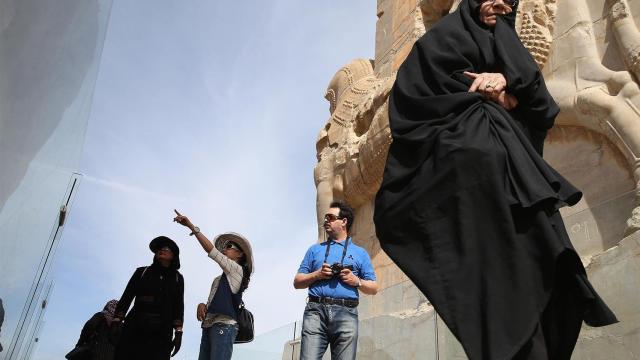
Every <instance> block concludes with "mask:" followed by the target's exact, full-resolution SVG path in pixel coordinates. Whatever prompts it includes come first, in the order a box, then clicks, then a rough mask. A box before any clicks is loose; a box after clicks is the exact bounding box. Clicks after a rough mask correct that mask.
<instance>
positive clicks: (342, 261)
mask: <svg viewBox="0 0 640 360" xmlns="http://www.w3.org/2000/svg"><path fill="white" fill-rule="evenodd" d="M350 239H351V237H347V239H346V240H345V241H344V249H342V258H341V259H340V265H342V264H344V257H345V256H346V255H347V247H348V246H349V240H350ZM331 241H335V240H332V239H329V241H328V242H327V250H325V251H324V262H325V263H326V262H327V258H328V257H329V248H330V247H331Z"/></svg>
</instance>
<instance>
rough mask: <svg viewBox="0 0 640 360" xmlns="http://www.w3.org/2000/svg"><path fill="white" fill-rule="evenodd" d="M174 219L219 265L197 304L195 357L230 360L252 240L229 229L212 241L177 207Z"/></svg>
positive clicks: (247, 280) (248, 275) (249, 263)
mask: <svg viewBox="0 0 640 360" xmlns="http://www.w3.org/2000/svg"><path fill="white" fill-rule="evenodd" d="M174 211H175V212H176V215H177V216H176V217H175V218H174V219H173V221H176V222H178V223H179V224H181V225H183V226H185V227H187V228H189V229H190V230H191V234H190V235H195V236H196V239H197V240H198V242H199V243H200V245H201V246H202V248H203V249H204V251H206V252H207V254H208V255H209V257H210V258H211V259H212V260H213V261H215V262H216V263H217V264H218V265H220V268H221V269H222V274H221V275H219V276H217V277H216V278H215V279H214V280H213V282H212V284H211V290H210V291H209V297H208V299H207V303H206V304H205V303H200V304H198V309H197V317H198V320H199V321H202V338H201V340H200V355H199V356H198V360H229V359H231V354H232V353H233V344H234V341H235V339H236V336H237V334H238V324H237V315H238V314H237V309H238V306H239V304H240V303H241V302H242V293H243V292H244V290H246V288H247V287H248V285H249V277H250V276H251V273H252V272H253V255H252V251H251V244H250V243H249V241H248V240H247V239H246V238H245V237H244V236H242V235H240V234H238V233H233V232H228V233H224V234H220V235H218V236H216V238H215V239H214V241H213V243H211V241H209V239H207V237H206V236H204V234H202V233H201V232H200V229H199V228H198V227H197V226H194V225H193V224H192V223H191V221H190V220H189V218H187V217H186V216H184V215H181V214H180V213H179V212H178V211H176V210H174Z"/></svg>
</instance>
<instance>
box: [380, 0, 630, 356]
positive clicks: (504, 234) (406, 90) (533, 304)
mask: <svg viewBox="0 0 640 360" xmlns="http://www.w3.org/2000/svg"><path fill="white" fill-rule="evenodd" d="M516 7H517V0H516V1H513V0H495V1H482V0H462V1H461V3H460V5H459V8H458V9H457V10H456V11H455V12H454V13H452V14H450V15H448V16H445V17H444V18H443V19H442V20H440V22H439V23H438V24H436V26H434V27H433V28H432V29H431V30H429V32H428V33H427V34H426V35H424V36H423V37H422V38H421V39H419V40H418V41H417V42H416V44H415V45H414V47H413V49H412V51H411V53H410V54H409V56H408V57H407V59H406V60H405V62H404V64H402V66H401V67H400V69H399V71H398V75H397V79H396V82H395V84H394V87H393V90H392V92H391V97H390V100H389V122H390V126H391V132H392V135H393V143H392V145H391V148H390V150H389V157H388V159H387V165H386V168H385V172H384V179H383V182H382V186H381V188H380V191H379V192H378V195H377V197H376V203H375V216H374V220H375V224H376V231H377V235H378V238H379V239H380V243H381V245H382V247H383V249H384V250H385V252H386V253H387V254H389V256H390V257H391V258H392V259H393V260H394V261H395V262H396V263H397V264H398V266H399V267H400V268H401V269H402V270H403V271H404V272H405V273H406V274H407V275H408V276H409V277H410V278H411V280H413V282H414V283H415V284H416V285H417V286H418V287H419V288H420V290H422V291H423V292H424V294H425V295H426V296H427V297H428V298H429V300H430V301H431V303H432V304H433V305H434V306H435V308H436V310H437V311H438V313H439V314H440V315H441V316H442V318H443V320H444V321H445V322H446V324H447V325H448V326H449V328H450V329H451V331H452V332H453V334H454V335H455V336H456V337H457V338H458V340H460V342H461V343H462V346H463V347H464V350H465V351H466V353H467V355H468V356H469V358H470V359H472V360H475V359H491V360H501V359H553V360H558V359H569V358H570V356H571V353H572V351H573V348H574V345H575V342H576V340H577V337H578V333H579V332H580V326H581V323H582V321H583V320H584V321H585V322H586V323H587V324H589V325H591V326H603V325H608V324H612V323H615V322H616V321H617V320H616V318H615V316H614V315H613V313H612V312H611V311H610V310H609V308H607V306H606V305H605V304H604V302H603V301H602V300H601V299H600V297H599V296H598V294H597V293H596V292H595V290H594V289H593V288H592V286H591V284H590V283H589V281H588V280H587V276H586V273H585V270H584V267H583V266H582V263H581V262H580V258H579V257H578V255H577V254H576V252H575V250H574V249H573V246H572V245H571V242H570V240H569V238H568V236H567V233H566V231H565V228H564V224H563V222H562V219H561V217H560V215H559V213H558V209H559V208H560V207H562V206H566V205H574V204H575V203H577V202H578V200H579V199H580V198H581V196H582V194H581V193H580V192H579V191H578V190H577V189H575V188H574V187H573V186H572V185H571V184H570V183H569V182H568V181H567V180H565V179H564V178H563V177H562V176H561V175H559V174H558V173H557V172H556V171H555V170H553V169H552V168H551V167H550V166H549V165H548V164H547V163H546V162H545V161H544V160H543V159H542V145H543V142H544V138H545V136H546V133H547V130H548V129H550V128H551V127H552V126H553V123H554V119H555V117H556V115H557V114H558V111H559V109H558V106H557V105H556V103H555V102H554V101H553V98H552V97H551V95H550V94H549V92H548V91H547V88H546V86H545V83H544V80H543V78H542V75H541V73H540V71H539V69H538V67H537V65H536V63H535V62H534V60H533V58H532V57H531V55H530V54H529V53H528V51H527V50H526V49H525V47H524V46H523V45H522V43H521V42H520V40H519V39H518V37H517V34H516V32H515V29H514V23H515V14H516Z"/></svg>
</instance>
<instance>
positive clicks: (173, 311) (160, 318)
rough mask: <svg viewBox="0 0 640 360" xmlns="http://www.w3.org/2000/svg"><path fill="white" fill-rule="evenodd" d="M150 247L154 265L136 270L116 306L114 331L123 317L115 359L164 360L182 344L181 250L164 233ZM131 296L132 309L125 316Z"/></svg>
mask: <svg viewBox="0 0 640 360" xmlns="http://www.w3.org/2000/svg"><path fill="white" fill-rule="evenodd" d="M149 248H150V249H151V251H152V252H153V253H154V254H155V255H154V257H153V264H152V265H151V266H144V267H139V268H137V269H136V271H135V272H134V273H133V276H131V280H129V283H128V284H127V287H126V289H125V290H124V293H123V294H122V297H121V298H120V301H119V302H118V306H117V307H116V315H115V316H116V317H115V318H114V319H113V321H112V328H113V329H114V332H117V329H118V328H119V324H120V321H121V319H123V318H124V325H123V326H122V333H121V335H120V338H119V341H118V345H117V347H116V356H115V358H116V359H117V360H166V359H169V355H170V354H171V356H173V355H175V354H176V353H177V352H178V350H180V345H181V344H182V323H183V320H184V279H183V277H182V274H180V273H179V272H178V269H179V268H180V258H179V255H180V249H179V248H178V245H176V243H175V242H174V241H173V240H171V239H169V238H168V237H166V236H159V237H157V238H155V239H153V240H152V241H151V243H150V244H149ZM134 298H135V302H134V305H133V308H132V309H131V311H129V313H128V314H127V315H126V317H124V316H125V314H126V312H127V310H128V309H129V306H130V305H131V302H132V301H133V299H134ZM172 350H173V352H172Z"/></svg>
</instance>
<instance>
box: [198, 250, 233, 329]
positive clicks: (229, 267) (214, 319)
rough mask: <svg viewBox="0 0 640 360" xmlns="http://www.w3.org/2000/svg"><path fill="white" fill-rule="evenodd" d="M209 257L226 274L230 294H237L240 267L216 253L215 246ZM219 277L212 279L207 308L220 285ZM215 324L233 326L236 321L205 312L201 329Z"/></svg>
mask: <svg viewBox="0 0 640 360" xmlns="http://www.w3.org/2000/svg"><path fill="white" fill-rule="evenodd" d="M209 257H210V258H211V259H213V261H215V262H217V263H218V265H220V267H221V268H222V271H223V272H224V273H225V274H227V280H229V287H231V292H232V293H234V294H236V293H238V290H240V285H242V275H243V270H242V266H241V265H240V264H238V263H237V262H235V261H233V260H231V259H229V258H228V257H226V256H225V255H224V254H223V253H221V252H220V251H218V249H216V248H215V246H214V247H213V250H211V252H210V253H209ZM221 277H222V275H219V276H218V277H216V278H215V279H213V283H212V284H211V290H210V291H209V298H208V299H207V308H209V304H211V301H212V300H213V297H214V296H215V295H216V290H218V284H219V283H220V278H221ZM215 323H223V324H235V323H236V321H235V320H233V318H232V317H230V316H227V315H222V314H210V313H208V312H207V315H206V317H205V319H204V321H202V328H208V327H211V326H212V325H213V324H215Z"/></svg>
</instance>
